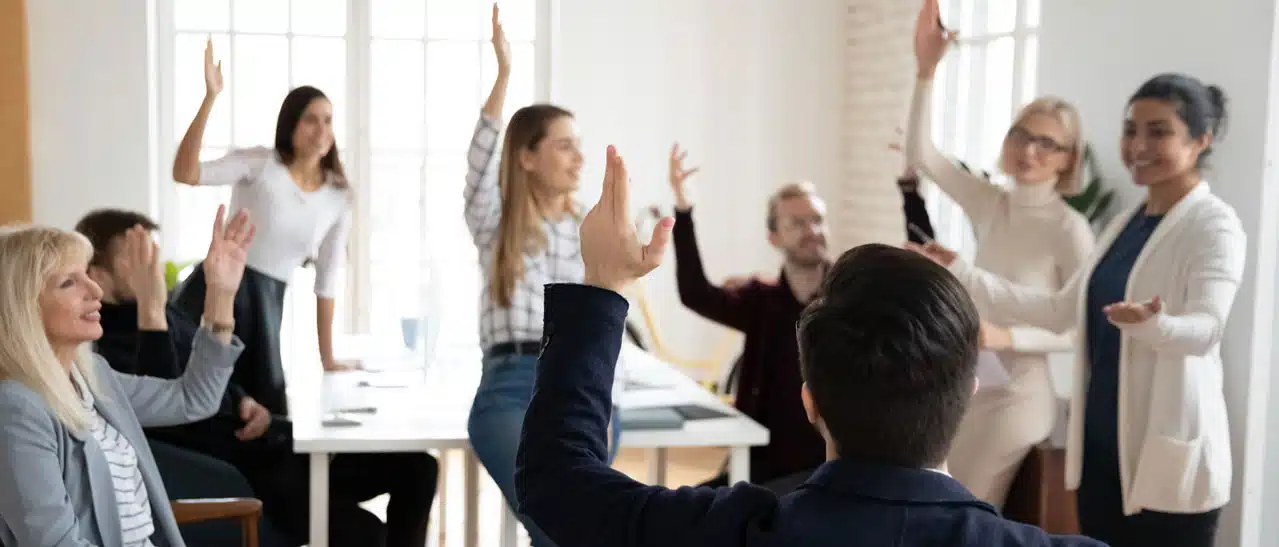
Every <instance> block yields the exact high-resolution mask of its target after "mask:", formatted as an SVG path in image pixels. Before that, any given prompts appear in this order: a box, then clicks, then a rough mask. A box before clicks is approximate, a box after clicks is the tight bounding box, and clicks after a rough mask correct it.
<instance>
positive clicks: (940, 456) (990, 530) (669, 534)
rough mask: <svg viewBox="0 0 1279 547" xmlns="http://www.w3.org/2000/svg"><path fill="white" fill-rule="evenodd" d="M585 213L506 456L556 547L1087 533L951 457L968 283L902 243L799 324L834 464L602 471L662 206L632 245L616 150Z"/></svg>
mask: <svg viewBox="0 0 1279 547" xmlns="http://www.w3.org/2000/svg"><path fill="white" fill-rule="evenodd" d="M608 155H609V157H608V168H607V172H606V175H605V180H604V189H603V193H602V195H601V197H600V201H599V203H598V204H597V205H596V206H595V207H594V208H593V209H592V210H591V212H590V213H589V214H588V215H587V217H586V219H585V221H584V222H583V224H582V229H581V234H582V259H583V261H584V262H585V264H586V283H585V284H583V285H568V284H560V285H550V286H548V287H547V290H546V308H545V309H546V311H545V314H546V315H545V338H544V339H543V347H542V354H541V357H540V358H539V363H538V370H537V374H538V376H537V382H536V384H535V386H534V393H533V400H532V403H531V404H530V406H529V409H528V413H527V415H526V417H525V419H524V432H523V435H522V440H521V443H520V448H519V453H518V457H517V463H516V466H517V467H516V477H515V489H516V494H517V499H518V502H519V510H520V511H521V512H522V513H524V514H525V515H527V516H528V517H529V518H531V519H532V520H533V522H535V523H537V525H538V526H539V527H541V529H542V530H543V531H545V532H546V534H547V535H549V536H550V537H551V538H552V539H553V540H554V541H555V543H556V544H557V545H558V546H559V547H588V546H596V545H609V546H611V547H623V546H636V547H639V546H654V547H656V546H661V547H669V546H675V545H690V546H691V545H697V546H721V545H722V546H756V545H759V546H763V545H778V546H781V545H787V546H789V545H795V546H804V547H822V546H827V545H829V546H836V545H837V546H840V547H844V546H863V545H864V546H872V547H881V546H903V547H904V546H947V547H951V546H959V547H965V546H973V547H978V546H980V547H999V546H1081V547H1083V546H1087V547H1092V546H1097V545H1101V543H1099V542H1097V541H1094V540H1091V539H1086V538H1081V537H1065V536H1050V535H1048V534H1047V533H1045V532H1044V531H1042V530H1040V529H1038V528H1035V527H1033V526H1029V525H1026V524H1021V523H1016V522H1012V521H1008V520H1005V519H1004V518H1002V517H1000V516H999V514H998V513H997V512H996V511H995V509H994V508H993V507H991V506H990V505H988V504H986V503H983V502H981V501H979V500H978V499H976V498H975V497H973V495H972V494H970V493H969V492H968V491H967V490H966V489H965V488H964V487H963V486H962V485H960V484H959V483H958V482H957V481H955V480H954V479H952V478H950V477H949V476H948V475H947V474H946V470H945V463H944V460H945V455H946V452H947V450H948V449H949V446H950V442H951V439H952V437H953V436H954V434H955V430H956V428H957V427H958V425H959V421H960V417H961V416H962V415H963V413H964V409H965V407H966V406H967V403H968V399H969V398H970V397H971V396H972V394H973V392H974V391H975V389H976V376H975V367H976V361H977V352H978V349H977V347H978V340H977V337H978V330H979V319H978V314H977V310H976V308H975V307H974V306H973V303H972V301H971V300H970V299H969V297H968V295H967V293H966V292H965V291H964V288H963V287H962V286H961V285H960V284H959V282H958V280H956V279H955V278H954V277H953V276H951V275H950V274H949V273H948V272H946V271H945V270H944V269H942V268H941V267H939V266H937V265H935V264H933V263H931V262H929V261H928V260H927V259H925V258H923V257H920V256H917V255H915V254H913V253H911V252H909V251H905V250H901V249H897V248H894V247H888V246H885V245H865V246H861V247H858V248H855V249H853V250H851V251H848V252H846V253H844V255H843V256H842V257H840V259H839V260H838V261H837V262H836V263H835V264H834V266H833V267H832V269H831V271H830V273H829V274H828V276H827V278H826V280H825V281H824V283H823V285H822V288H821V290H820V291H819V292H818V297H817V298H816V299H815V300H814V301H813V303H812V304H810V305H809V307H808V308H807V309H806V310H805V311H804V313H803V315H802V316H801V319H800V322H799V345H800V363H801V364H800V367H801V371H802V374H803V376H804V380H805V384H804V387H803V388H802V399H803V403H804V407H805V409H806V411H807V413H808V417H809V419H810V421H811V422H812V423H813V424H814V426H815V427H816V428H817V430H818V432H819V433H820V434H821V436H822V437H823V438H824V439H825V441H826V447H827V448H826V453H827V460H828V461H827V462H826V463H825V464H823V465H822V466H821V467H819V468H818V470H817V471H816V472H815V473H813V475H812V476H811V477H810V478H809V479H808V481H807V482H805V483H804V484H803V485H802V486H801V487H800V488H799V489H798V490H796V491H795V492H794V493H791V494H788V495H786V496H782V497H780V498H779V497H778V496H777V495H775V494H773V493H772V492H770V491H768V490H766V489H764V488H762V487H759V486H755V485H750V484H738V485H736V486H733V487H731V488H730V487H725V488H716V489H712V488H705V487H703V488H689V487H685V488H681V489H678V490H669V489H666V488H662V487H659V486H647V485H644V484H640V483H638V482H635V481H633V480H631V479H630V478H628V477H626V476H625V475H623V474H621V473H619V472H617V471H614V470H612V469H610V468H609V467H608V465H607V463H605V457H606V455H607V451H608V442H607V440H608V436H607V427H608V421H609V409H610V408H612V401H611V395H612V389H611V388H612V383H613V374H614V367H615V366H616V363H617V357H618V353H619V351H620V349H621V337H622V329H623V324H624V322H625V318H626V311H627V307H628V305H627V301H626V300H625V299H624V298H622V297H621V296H620V295H619V292H620V291H621V290H622V289H623V288H625V287H626V286H627V285H628V284H629V283H631V282H633V281H634V280H636V279H637V278H639V277H641V276H643V275H644V274H645V273H647V272H649V271H651V270H652V269H653V268H655V267H656V266H657V265H658V264H659V263H660V262H661V257H662V254H663V252H664V250H665V247H666V244H667V242H668V241H669V240H670V237H671V236H670V231H671V228H672V225H673V222H674V221H673V219H670V218H667V219H663V220H662V221H661V222H660V223H659V224H658V226H657V228H655V230H654V233H653V240H652V242H651V243H650V244H649V245H642V244H641V243H640V242H639V241H638V239H637V238H636V235H635V232H634V229H633V228H632V223H631V222H630V219H629V216H630V215H629V210H630V206H629V203H628V196H627V185H628V182H627V176H626V169H625V166H624V165H623V163H622V161H621V158H619V157H617V156H616V153H615V151H614V150H613V149H612V148H611V147H610V148H609V154H608Z"/></svg>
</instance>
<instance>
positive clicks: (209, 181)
mask: <svg viewBox="0 0 1279 547" xmlns="http://www.w3.org/2000/svg"><path fill="white" fill-rule="evenodd" d="M274 154H275V150H274V149H271V148H267V147H265V146H255V147H253V148H237V149H233V150H231V151H230V152H227V153H226V155H224V156H222V157H220V158H218V159H215V160H209V161H202V162H200V186H226V185H229V184H236V183H241V182H249V181H252V180H253V179H254V178H256V177H257V174H258V173H261V172H262V167H263V166H264V165H266V162H267V161H268V160H270V159H271V156H273V155H274Z"/></svg>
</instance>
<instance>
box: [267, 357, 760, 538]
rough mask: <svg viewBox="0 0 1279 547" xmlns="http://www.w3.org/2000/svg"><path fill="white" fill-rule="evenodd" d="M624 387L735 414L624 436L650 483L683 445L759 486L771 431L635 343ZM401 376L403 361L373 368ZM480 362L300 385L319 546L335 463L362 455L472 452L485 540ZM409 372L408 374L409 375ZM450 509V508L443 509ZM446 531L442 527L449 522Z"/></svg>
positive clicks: (300, 425) (654, 400)
mask: <svg viewBox="0 0 1279 547" xmlns="http://www.w3.org/2000/svg"><path fill="white" fill-rule="evenodd" d="M620 361H621V363H620V364H621V367H620V369H619V372H618V380H619V385H620V384H621V383H622V381H623V380H630V381H636V382H642V383H645V384H648V385H653V386H660V387H657V388H653V389H645V390H642V391H626V392H623V391H621V390H620V388H619V390H618V391H617V392H616V393H617V404H618V406H620V407H621V408H622V409H623V412H624V411H625V409H627V408H640V407H644V406H656V405H659V404H670V403H694V402H695V403H699V404H703V405H706V406H710V407H712V408H716V409H718V410H721V411H723V412H727V413H730V414H731V415H732V416H730V417H727V418H718V419H710V420H697V421H692V422H688V423H685V424H684V427H683V428H682V429H671V430H654V431H632V432H627V431H623V432H622V439H621V444H622V446H624V447H639V448H647V449H650V450H651V451H652V452H651V457H650V460H649V461H650V467H649V470H650V477H649V482H650V483H655V484H660V483H662V482H664V480H665V463H666V449H667V448H670V447H680V446H727V447H729V448H730V457H729V462H730V463H729V478H730V480H731V481H733V482H736V481H746V480H749V479H750V463H749V461H750V458H749V449H750V447H751V446H760V445H764V444H767V443H768V430H767V429H765V428H764V427H762V426H760V425H759V424H757V423H755V422H754V421H752V420H750V419H749V418H747V417H745V416H743V415H741V414H740V413H738V412H737V411H736V410H734V409H732V408H731V407H728V406H727V405H725V404H724V403H722V402H721V401H720V400H719V399H718V398H717V397H716V396H714V395H713V394H711V393H709V392H707V391H706V390H705V389H703V388H702V387H701V386H699V385H698V384H697V383H696V382H694V381H693V380H692V379H690V378H688V377H687V376H685V375H683V374H682V373H680V372H679V371H677V370H675V369H674V368H673V367H671V366H670V365H669V364H667V363H664V362H662V361H659V360H657V359H656V358H654V357H652V356H651V355H650V354H648V353H646V352H644V351H642V350H640V349H639V348H637V347H635V346H633V345H630V344H629V343H628V344H626V345H624V346H623V349H622V358H621V359H620ZM365 362H366V363H370V364H373V365H379V366H385V367H387V368H388V369H392V370H394V369H395V368H396V367H395V366H394V364H393V363H386V364H383V363H379V362H370V360H368V359H366V360H365ZM479 366H480V365H479V363H436V364H433V365H432V366H431V367H430V368H429V369H427V371H426V373H425V374H423V370H422V369H420V368H417V369H408V370H394V371H388V372H381V373H377V374H371V373H364V372H354V373H335V374H326V375H323V376H320V375H313V376H311V377H306V378H291V379H290V381H291V384H290V388H289V409H290V414H291V418H292V419H293V423H294V425H293V435H294V450H295V451H296V452H298V453H306V454H310V455H311V477H310V480H311V500H310V503H311V541H310V545H311V547H327V545H328V514H329V512H328V500H329V493H328V490H329V488H328V486H329V482H328V478H329V473H328V470H329V458H330V457H331V456H332V455H333V454H338V453H344V452H345V453H352V452H426V451H429V450H441V451H445V450H463V451H465V453H466V467H465V469H464V476H465V491H466V499H465V506H464V517H465V521H466V532H465V536H464V537H465V539H464V544H465V545H466V546H467V547H475V546H476V545H477V544H478V540H479V522H478V518H477V513H478V492H479V478H480V476H479V472H480V469H479V467H480V466H479V462H478V460H477V459H476V458H475V457H474V454H472V453H471V451H470V443H469V442H468V440H467V432H466V421H467V416H468V415H469V413H470V408H471V399H472V398H473V397H474V395H475V388H476V386H477V384H478V381H479V374H478V369H479ZM400 368H407V367H400ZM361 381H368V382H371V383H382V382H387V383H402V384H403V385H404V386H405V387H361V386H360V385H359V383H360V382H361ZM356 407H374V408H376V409H377V411H376V413H374V414H351V415H350V416H351V417H353V418H355V419H357V420H360V421H361V422H362V423H361V424H360V425H358V426H345V427H324V426H323V425H322V421H323V418H324V416H325V415H326V414H327V413H328V412H330V411H333V410H337V409H346V408H356ZM441 509H443V507H441ZM441 525H442V524H441ZM515 526H516V520H515V519H514V518H513V516H512V515H509V514H507V515H504V516H503V526H502V544H503V545H504V546H506V547H510V546H513V545H514V541H515V537H516V534H515V531H516V528H515Z"/></svg>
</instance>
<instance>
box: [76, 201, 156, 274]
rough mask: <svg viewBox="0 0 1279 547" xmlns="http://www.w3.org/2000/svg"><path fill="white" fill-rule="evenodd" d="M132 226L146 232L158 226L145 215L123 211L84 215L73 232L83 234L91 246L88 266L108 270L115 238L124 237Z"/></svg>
mask: <svg viewBox="0 0 1279 547" xmlns="http://www.w3.org/2000/svg"><path fill="white" fill-rule="evenodd" d="M134 226H142V227H143V228H145V229H146V230H148V231H153V230H156V229H158V228H159V227H160V226H159V225H158V224H156V223H155V221H154V220H151V219H150V218H148V217H147V216H146V215H144V214H142V213H138V212H135V211H126V210H123V209H97V210H94V211H90V212H89V214H87V215H84V217H83V218H81V219H80V221H79V222H77V223H76V225H75V231H77V232H80V233H81V234H84V237H87V238H89V243H92V244H93V258H92V259H91V260H90V264H92V265H94V266H102V267H105V268H107V269H110V266H111V265H110V261H111V255H112V254H113V253H114V252H115V249H114V248H113V247H112V245H113V242H115V241H116V238H118V237H120V236H122V235H124V233H125V232H127V231H129V229H130V228H132V227H134Z"/></svg>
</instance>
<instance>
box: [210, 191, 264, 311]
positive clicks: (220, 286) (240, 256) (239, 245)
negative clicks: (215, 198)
mask: <svg viewBox="0 0 1279 547" xmlns="http://www.w3.org/2000/svg"><path fill="white" fill-rule="evenodd" d="M225 214H226V206H225V205H219V206H218V214H217V216H216V217H215V218H214V219H213V240H212V241H210V242H209V253H208V254H207V255H206V256H205V257H204V265H203V266H201V268H203V269H204V282H205V284H206V285H208V287H209V289H210V290H217V291H221V292H226V293H232V294H234V293H235V292H236V291H237V290H239V288H240V280H241V279H243V278H244V263H245V260H246V259H247V258H248V253H249V245H250V244H251V243H253V232H254V226H253V223H251V222H249V212H248V211H245V210H241V211H240V212H238V213H236V214H235V216H234V217H232V218H231V221H230V222H228V223H225V225H224V223H223V217H224V215H225Z"/></svg>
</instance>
